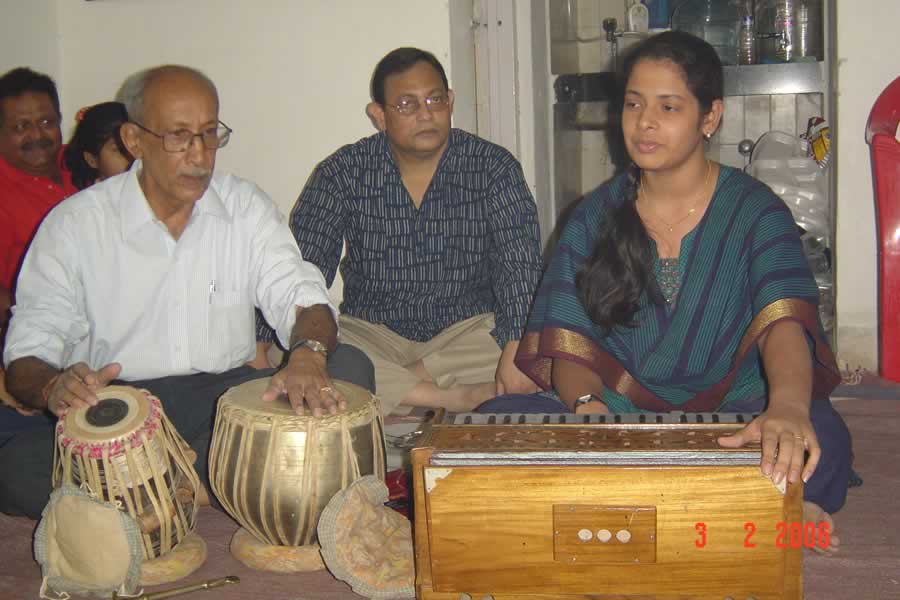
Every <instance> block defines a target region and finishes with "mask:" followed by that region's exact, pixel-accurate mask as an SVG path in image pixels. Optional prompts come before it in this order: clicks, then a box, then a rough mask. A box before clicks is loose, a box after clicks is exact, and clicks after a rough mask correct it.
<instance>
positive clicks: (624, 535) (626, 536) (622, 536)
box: [616, 529, 631, 544]
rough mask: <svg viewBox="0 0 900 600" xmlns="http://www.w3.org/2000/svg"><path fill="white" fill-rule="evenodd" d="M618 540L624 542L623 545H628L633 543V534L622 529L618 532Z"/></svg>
mask: <svg viewBox="0 0 900 600" xmlns="http://www.w3.org/2000/svg"><path fill="white" fill-rule="evenodd" d="M616 539H617V540H619V541H620V542H622V543H623V544H627V543H628V542H630V541H631V532H630V531H628V530H627V529H620V530H619V531H617V532H616Z"/></svg>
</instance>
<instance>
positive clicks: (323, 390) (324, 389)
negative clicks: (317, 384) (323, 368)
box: [319, 386, 334, 392]
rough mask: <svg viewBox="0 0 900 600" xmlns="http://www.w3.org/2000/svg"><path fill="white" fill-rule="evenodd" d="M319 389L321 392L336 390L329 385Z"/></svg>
mask: <svg viewBox="0 0 900 600" xmlns="http://www.w3.org/2000/svg"><path fill="white" fill-rule="evenodd" d="M319 391H320V392H333V391H334V390H333V389H332V388H330V387H328V386H325V387H323V388H319Z"/></svg>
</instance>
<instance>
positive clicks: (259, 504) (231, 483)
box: [209, 378, 385, 572]
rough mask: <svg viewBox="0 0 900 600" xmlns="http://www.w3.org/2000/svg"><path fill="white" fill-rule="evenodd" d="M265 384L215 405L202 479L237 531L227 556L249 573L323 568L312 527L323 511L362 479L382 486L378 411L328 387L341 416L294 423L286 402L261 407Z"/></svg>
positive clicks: (349, 388) (343, 388)
mask: <svg viewBox="0 0 900 600" xmlns="http://www.w3.org/2000/svg"><path fill="white" fill-rule="evenodd" d="M268 383H269V379H268V378H264V379H258V380H255V381H250V382H248V383H245V384H242V385H239V386H237V387H234V388H231V389H230V390H228V392H226V393H225V394H224V395H223V396H222V397H221V398H220V399H219V406H218V411H217V414H216V423H215V429H214V430H213V439H212V445H211V446H210V453H209V472H210V480H211V483H212V487H213V491H214V492H215V495H216V497H217V498H218V499H219V501H220V502H221V503H222V506H223V507H224V508H225V510H226V511H228V513H229V514H230V515H231V516H232V517H234V518H235V519H236V520H237V521H238V523H240V524H241V526H242V527H243V529H241V530H239V531H238V532H237V533H236V534H235V536H234V538H233V539H232V541H231V552H232V554H234V555H235V556H236V557H237V558H238V559H239V560H241V561H242V562H243V563H244V564H246V565H248V566H250V567H252V568H256V569H263V570H270V571H285V572H292V571H311V570H318V569H323V568H324V564H323V563H322V560H321V556H320V554H319V546H318V544H317V537H316V526H317V524H318V520H319V515H320V514H321V513H322V510H324V508H325V505H326V504H328V501H329V500H331V498H332V497H333V496H334V495H335V494H336V493H337V492H339V491H341V490H343V489H344V488H346V487H348V486H349V485H350V484H351V483H353V482H354V481H355V480H357V479H359V478H360V477H362V476H364V475H375V476H376V477H378V478H380V479H384V467H385V463H384V460H385V459H384V442H383V439H384V435H383V428H384V425H383V422H382V416H381V410H380V407H379V404H378V401H377V400H376V399H375V397H374V396H372V395H371V394H370V393H369V392H367V391H366V390H364V389H362V388H360V387H358V386H355V385H353V384H350V383H346V382H341V381H335V382H334V387H335V388H336V389H337V390H338V391H339V392H340V393H341V394H343V396H344V397H345V398H346V399H347V410H346V411H345V412H343V413H340V414H337V415H326V416H322V417H314V416H312V415H304V416H300V415H297V414H296V413H295V412H294V410H293V408H292V407H291V405H290V403H289V401H288V400H287V398H284V397H282V398H278V399H276V400H274V401H272V402H264V401H263V400H262V394H263V392H264V391H265V389H266V387H267V386H268Z"/></svg>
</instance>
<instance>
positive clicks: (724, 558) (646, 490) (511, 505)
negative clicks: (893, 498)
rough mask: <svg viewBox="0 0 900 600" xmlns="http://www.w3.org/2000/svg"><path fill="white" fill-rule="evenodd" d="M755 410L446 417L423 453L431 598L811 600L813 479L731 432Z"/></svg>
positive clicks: (415, 456) (422, 541) (428, 436)
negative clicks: (795, 475) (775, 473)
mask: <svg viewBox="0 0 900 600" xmlns="http://www.w3.org/2000/svg"><path fill="white" fill-rule="evenodd" d="M754 416H755V415H750V414H727V413H718V414H692V413H670V414H666V415H655V414H644V415H636V414H629V415H520V414H506V415H484V414H462V415H455V416H450V417H446V418H444V419H442V420H441V421H440V422H437V423H435V424H433V425H431V427H430V428H428V429H427V430H426V431H425V432H423V434H422V437H421V438H420V440H419V442H418V444H417V447H416V448H415V449H414V450H413V451H412V464H413V479H414V501H415V510H414V514H415V551H416V592H417V597H418V598H420V599H435V600H451V599H452V600H457V599H458V598H460V595H461V594H467V595H468V596H469V597H471V598H473V599H475V600H478V599H482V598H484V597H491V598H493V599H494V600H508V599H511V598H522V599H532V600H549V599H550V598H583V599H587V598H590V599H592V600H599V599H613V598H617V599H619V598H621V599H625V598H628V599H637V598H640V599H645V600H649V599H655V600H675V599H678V600H683V599H687V598H696V599H703V600H726V599H732V600H748V599H754V600H775V599H798V600H799V599H800V598H802V581H801V566H802V554H801V553H802V550H801V546H802V545H803V544H802V543H800V544H794V543H792V541H797V539H798V538H797V535H800V536H801V537H802V535H803V533H804V532H803V531H802V524H801V523H800V521H801V513H802V497H803V489H802V485H799V484H798V485H795V484H791V485H788V486H785V485H784V483H782V485H781V486H776V485H774V484H773V483H772V481H770V480H769V479H768V478H767V477H765V476H763V475H762V474H761V472H760V468H759V463H760V447H759V445H758V444H757V445H755V446H749V447H744V448H739V449H730V448H723V447H721V446H720V445H719V444H718V441H717V439H718V438H719V437H720V436H722V435H727V434H730V433H733V432H735V431H737V430H738V429H739V428H741V427H743V426H744V425H745V424H747V423H749V422H750V421H751V420H752V419H753V418H754ZM792 527H793V530H794V531H792ZM798 528H799V529H800V531H799V532H798V531H797V530H798ZM813 534H815V532H813ZM792 535H793V538H794V539H793V540H792V538H791V536H792Z"/></svg>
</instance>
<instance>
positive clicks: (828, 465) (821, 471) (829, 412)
mask: <svg viewBox="0 0 900 600" xmlns="http://www.w3.org/2000/svg"><path fill="white" fill-rule="evenodd" d="M764 408H765V399H759V400H753V401H750V402H745V403H734V405H728V406H727V408H726V410H727V411H728V412H761V411H762V410H763V409H764ZM478 412H480V413H563V412H571V411H570V410H569V408H568V407H567V406H566V405H565V404H563V402H562V401H561V400H559V399H558V398H556V397H554V396H551V395H549V394H546V393H544V394H507V395H505V396H498V397H497V398H494V399H493V400H488V401H487V402H485V403H484V404H482V405H481V406H479V407H478ZM809 419H810V421H812V426H813V429H814V430H815V432H816V437H817V438H818V440H819V446H821V448H822V456H821V458H820V459H819V464H818V466H817V467H816V471H815V473H813V476H812V477H811V478H810V480H809V481H808V482H806V485H805V486H804V488H803V499H804V500H808V501H809V502H815V503H816V504H818V505H819V506H821V507H822V508H823V509H824V510H825V511H826V512H829V513H833V512H836V511H837V510H839V509H840V508H841V507H842V506H843V505H844V501H845V500H846V499H847V485H848V482H849V480H850V463H851V462H852V459H851V456H852V453H851V447H850V431H849V430H848V429H847V425H846V424H845V423H844V419H843V418H841V415H839V414H838V413H837V411H836V410H834V407H833V406H832V405H831V401H830V400H828V399H824V400H822V399H819V400H813V402H812V405H811V407H810V410H809Z"/></svg>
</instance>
